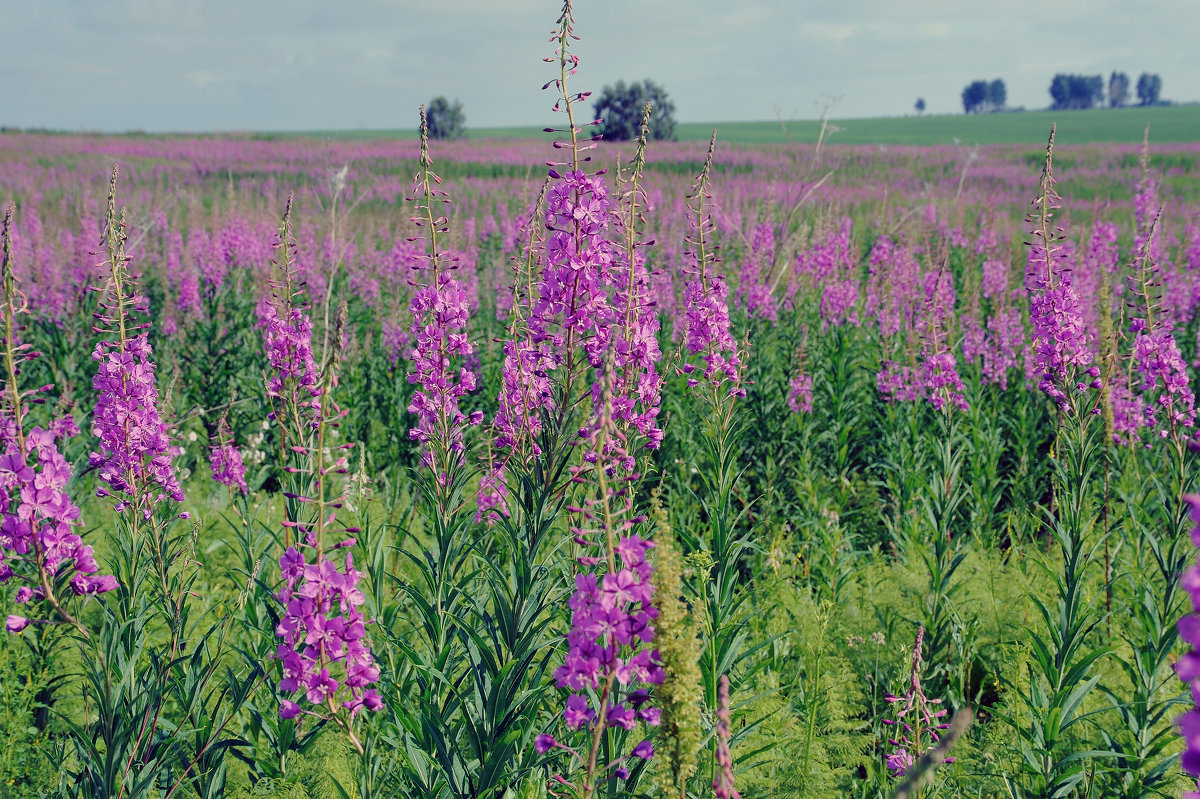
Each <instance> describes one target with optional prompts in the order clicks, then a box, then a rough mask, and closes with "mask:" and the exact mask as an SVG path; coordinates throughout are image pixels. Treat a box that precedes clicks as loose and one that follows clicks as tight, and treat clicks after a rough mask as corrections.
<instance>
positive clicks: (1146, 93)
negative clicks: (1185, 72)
mask: <svg viewBox="0 0 1200 799" xmlns="http://www.w3.org/2000/svg"><path fill="white" fill-rule="evenodd" d="M1161 93H1162V78H1161V77H1160V76H1158V75H1151V74H1150V73H1149V72H1143V73H1142V74H1141V75H1140V76H1138V82H1137V96H1138V102H1139V103H1141V104H1142V105H1154V104H1155V103H1157V102H1158V98H1159V95H1160V94H1161Z"/></svg>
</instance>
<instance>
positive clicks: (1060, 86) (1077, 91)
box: [1050, 72, 1104, 111]
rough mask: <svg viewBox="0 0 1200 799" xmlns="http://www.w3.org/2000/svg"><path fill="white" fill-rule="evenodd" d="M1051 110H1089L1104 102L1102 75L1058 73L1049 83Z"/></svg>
mask: <svg viewBox="0 0 1200 799" xmlns="http://www.w3.org/2000/svg"><path fill="white" fill-rule="evenodd" d="M1050 99H1051V101H1052V104H1051V106H1050V107H1051V108H1053V109H1055V110H1057V111H1061V110H1066V109H1071V108H1091V107H1092V106H1094V105H1096V103H1100V102H1103V101H1104V76H1103V75H1067V74H1064V73H1061V72H1060V73H1058V74H1057V75H1055V76H1054V80H1052V81H1051V82H1050Z"/></svg>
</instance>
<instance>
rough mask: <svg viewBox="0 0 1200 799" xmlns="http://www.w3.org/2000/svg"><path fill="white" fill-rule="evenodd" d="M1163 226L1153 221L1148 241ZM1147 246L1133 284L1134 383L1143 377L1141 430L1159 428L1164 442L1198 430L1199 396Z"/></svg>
mask: <svg viewBox="0 0 1200 799" xmlns="http://www.w3.org/2000/svg"><path fill="white" fill-rule="evenodd" d="M1140 221H1141V220H1140V218H1139V222H1140ZM1158 223H1159V217H1157V216H1156V217H1155V218H1154V219H1153V220H1151V221H1150V223H1149V225H1148V227H1147V228H1146V230H1147V231H1148V232H1147V236H1151V235H1153V233H1154V231H1155V230H1157V228H1158ZM1147 241H1148V240H1147ZM1147 241H1143V242H1142V243H1141V247H1140V249H1139V250H1137V265H1138V268H1137V269H1136V271H1135V272H1134V274H1133V275H1130V279H1129V282H1130V287H1131V295H1132V296H1133V298H1134V308H1133V311H1132V313H1133V318H1132V319H1131V321H1130V323H1129V332H1130V333H1132V334H1134V339H1133V352H1132V353H1131V358H1130V363H1131V366H1132V369H1133V372H1132V373H1131V376H1130V383H1134V382H1135V381H1134V377H1136V378H1139V379H1138V380H1137V381H1136V383H1137V384H1136V388H1137V390H1138V391H1139V392H1140V394H1141V397H1140V400H1141V402H1140V404H1141V406H1142V407H1143V408H1144V409H1145V413H1144V415H1141V416H1140V418H1137V417H1134V419H1136V421H1138V422H1140V423H1141V425H1142V426H1145V427H1151V428H1157V432H1158V434H1159V436H1160V437H1162V438H1168V437H1170V436H1173V435H1175V436H1179V434H1180V433H1182V432H1183V431H1185V430H1191V429H1192V428H1193V427H1194V426H1195V421H1196V407H1195V406H1196V397H1195V394H1194V393H1193V392H1192V390H1191V387H1190V386H1189V377H1188V369H1187V363H1186V361H1184V359H1183V354H1182V353H1181V352H1180V350H1179V344H1178V342H1176V341H1175V336H1174V333H1173V328H1174V323H1173V321H1172V320H1171V319H1170V318H1169V317H1168V316H1167V315H1166V314H1164V313H1163V309H1162V307H1161V303H1160V302H1159V296H1158V292H1157V286H1158V283H1159V280H1158V274H1159V269H1158V266H1157V264H1156V263H1155V261H1154V258H1153V256H1152V253H1151V249H1152V248H1151V247H1150V246H1149V245H1148V244H1147ZM1134 387H1135V386H1134V385H1130V386H1129V387H1128V388H1129V389H1133V388H1134ZM1130 399H1132V397H1131V398H1130ZM1160 412H1161V415H1160ZM1133 437H1134V438H1136V435H1135V436H1133ZM1184 437H1186V436H1184Z"/></svg>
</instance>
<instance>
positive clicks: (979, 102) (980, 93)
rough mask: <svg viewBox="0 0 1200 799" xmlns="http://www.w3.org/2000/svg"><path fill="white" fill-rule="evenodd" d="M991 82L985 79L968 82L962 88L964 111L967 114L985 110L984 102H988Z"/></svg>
mask: <svg viewBox="0 0 1200 799" xmlns="http://www.w3.org/2000/svg"><path fill="white" fill-rule="evenodd" d="M988 88H989V84H988V82H987V81H985V80H977V81H975V82H974V83H969V84H967V86H966V88H964V89H963V90H962V101H963V112H964V113H967V114H978V113H980V112H981V111H983V104H984V103H986V102H987V98H988Z"/></svg>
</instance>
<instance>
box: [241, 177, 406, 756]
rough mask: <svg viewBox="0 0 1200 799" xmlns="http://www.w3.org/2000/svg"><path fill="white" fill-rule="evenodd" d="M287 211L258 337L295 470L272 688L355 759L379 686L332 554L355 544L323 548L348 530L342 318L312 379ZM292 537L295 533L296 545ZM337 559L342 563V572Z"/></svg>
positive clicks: (358, 602)
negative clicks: (323, 722) (333, 728)
mask: <svg viewBox="0 0 1200 799" xmlns="http://www.w3.org/2000/svg"><path fill="white" fill-rule="evenodd" d="M291 209H292V200H291V198H290V197H289V198H288V203H287V207H286V209H285V210H284V215H283V221H282V223H281V225H280V229H279V234H278V240H277V242H276V253H277V254H276V257H275V261H274V263H275V275H274V276H273V277H272V281H271V284H272V304H271V306H270V311H269V312H268V313H266V314H265V315H264V318H265V321H266V324H265V325H264V331H263V338H264V343H265V344H266V347H267V351H268V357H269V360H270V362H271V365H272V367H273V368H274V369H275V370H276V371H275V372H274V373H273V374H271V375H270V376H269V377H268V381H267V384H268V394H269V396H270V397H271V398H272V400H273V401H274V407H275V412H274V413H273V415H272V418H273V419H274V420H275V421H276V423H278V424H279V425H280V428H281V431H280V432H281V437H282V440H283V441H284V442H285V443H286V447H285V448H284V450H283V453H288V454H289V457H290V461H289V462H290V464H292V465H289V466H286V467H285V468H284V476H285V490H284V492H283V493H284V497H285V498H287V499H289V500H291V502H290V503H289V505H288V518H286V519H285V521H284V527H285V528H286V530H287V531H288V534H289V535H288V537H287V542H286V543H287V548H286V550H285V551H284V553H283V555H282V556H281V557H280V559H279V569H280V576H281V577H282V579H283V586H282V587H281V588H280V590H279V594H278V599H279V601H280V602H281V603H282V605H283V613H282V614H281V619H280V621H279V624H278V625H277V627H276V630H275V634H276V635H277V636H278V637H279V638H280V639H281V640H280V643H279V645H278V647H277V648H276V651H275V657H276V658H277V659H278V660H279V661H280V663H281V666H282V673H283V676H282V679H281V680H280V682H279V690H280V691H281V692H282V693H283V694H285V695H288V694H291V695H292V698H285V699H283V700H282V701H281V702H280V707H279V715H280V717H281V718H285V719H290V718H295V717H297V716H300V715H301V714H302V713H307V714H311V715H313V716H316V717H317V718H320V719H328V720H331V721H333V722H334V723H335V724H336V725H337V726H338V727H339V728H340V729H342V730H343V731H344V732H345V733H346V735H347V737H348V738H349V740H350V742H351V744H353V745H354V747H355V748H356V749H357V750H358V751H359V752H362V751H363V749H362V744H361V743H360V742H359V741H358V739H357V737H355V735H354V731H353V722H354V718H355V716H356V715H357V714H358V712H359V711H360V710H362V709H363V708H366V709H367V710H379V709H380V708H381V707H382V706H383V702H382V700H381V699H380V697H379V694H378V692H376V691H375V689H374V688H373V687H372V686H373V685H374V684H375V683H377V682H378V681H379V668H378V666H377V665H376V664H375V661H374V657H373V655H372V654H371V649H370V645H369V644H368V642H367V639H366V625H367V623H368V620H367V619H365V618H364V617H363V615H362V612H361V611H360V610H359V608H360V607H361V606H362V604H363V603H364V602H365V597H364V596H363V594H362V592H361V591H360V590H359V588H358V582H359V573H358V571H357V570H356V569H355V568H354V561H353V557H352V555H351V553H350V552H349V551H347V552H346V553H345V557H344V559H343V558H341V557H340V556H335V555H334V553H335V552H336V551H337V550H338V549H341V548H344V547H345V548H348V547H350V546H353V544H354V543H355V541H354V539H353V538H350V539H344V540H342V541H340V542H339V543H336V544H334V545H332V546H329V544H327V542H326V537H327V536H329V535H331V534H335V533H340V534H352V533H354V532H355V530H353V529H348V528H334V527H333V524H334V519H335V515H336V512H337V510H338V509H339V508H341V507H342V504H343V497H342V495H337V494H335V493H334V491H333V487H332V484H333V483H334V481H335V480H336V478H337V476H339V475H341V474H344V473H345V472H346V457H345V456H344V455H340V456H339V457H336V458H334V457H333V455H332V452H333V451H340V450H344V449H347V448H348V446H349V445H343V446H342V447H340V448H333V447H330V446H329V444H328V441H327V437H328V436H329V435H330V433H331V432H332V430H333V429H334V428H336V419H337V418H339V417H340V416H341V415H342V412H341V411H340V410H339V409H338V407H337V406H336V404H334V402H333V401H332V398H331V397H330V395H329V392H330V389H331V388H332V387H333V386H334V385H336V376H335V373H334V368H335V365H336V360H337V358H336V352H337V348H338V347H340V343H341V339H342V333H341V329H340V328H341V325H342V324H343V321H342V317H343V315H344V314H343V313H340V312H339V315H338V322H337V329H336V330H335V332H334V334H333V336H332V337H331V338H332V340H333V342H334V348H335V349H334V354H333V355H331V356H330V357H328V358H327V360H326V367H325V369H324V370H323V372H321V373H318V372H317V371H316V365H315V363H314V362H313V358H312V322H311V320H310V319H309V316H308V313H307V308H306V306H304V305H301V304H297V303H296V299H297V298H298V297H299V295H300V292H299V287H298V284H297V279H296V267H295V259H294V255H295V252H296V250H295V241H294V239H293V238H292V232H291ZM327 448H329V450H330V454H327ZM283 453H281V455H282V454H283ZM327 458H331V459H332V460H331V462H330V461H327V460H326V459H327ZM342 487H343V489H344V486H342ZM293 531H294V532H295V533H297V537H296V541H295V542H294V544H293V543H292V541H291V533H292V532H293ZM339 561H340V562H341V563H342V564H344V565H343V566H342V567H340V568H339V565H338V563H339Z"/></svg>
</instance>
